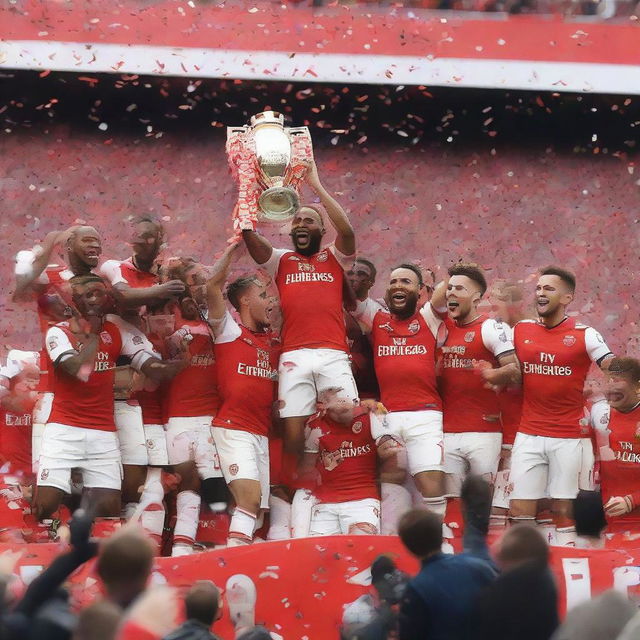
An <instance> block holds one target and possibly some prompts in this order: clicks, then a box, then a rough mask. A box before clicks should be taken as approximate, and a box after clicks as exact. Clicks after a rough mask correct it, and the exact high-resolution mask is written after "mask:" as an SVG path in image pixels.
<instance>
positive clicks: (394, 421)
mask: <svg viewBox="0 0 640 640" xmlns="http://www.w3.org/2000/svg"><path fill="white" fill-rule="evenodd" d="M372 435H373V437H374V438H375V439H376V442H379V441H380V439H381V438H383V437H385V436H391V437H392V438H394V439H395V440H397V441H398V442H401V443H403V444H404V446H405V447H406V449H407V468H408V469H409V473H410V474H411V475H412V476H415V475H416V474H417V473H422V472H423V471H444V436H443V433H442V412H441V411H434V410H432V409H429V410H425V411H393V412H391V413H388V414H387V415H386V416H384V419H383V420H382V421H381V425H380V428H379V429H378V428H376V429H374V431H372Z"/></svg>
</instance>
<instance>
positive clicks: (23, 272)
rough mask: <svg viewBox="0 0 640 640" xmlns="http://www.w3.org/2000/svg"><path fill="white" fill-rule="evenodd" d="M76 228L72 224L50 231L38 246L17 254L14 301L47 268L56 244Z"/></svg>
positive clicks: (66, 237) (63, 241)
mask: <svg viewBox="0 0 640 640" xmlns="http://www.w3.org/2000/svg"><path fill="white" fill-rule="evenodd" d="M77 228H78V227H77V226H74V227H70V228H69V229H67V230H66V231H51V232H50V233H48V234H47V235H46V237H45V239H44V242H43V243H42V245H41V246H40V247H36V248H35V249H33V250H32V251H25V252H20V254H18V260H17V263H16V269H15V275H16V289H15V291H14V293H13V300H14V301H20V300H22V299H24V297H25V296H26V295H27V293H28V292H29V291H30V289H32V287H33V285H34V284H35V283H36V280H38V278H39V277H40V276H41V275H42V272H43V271H44V270H45V269H46V268H47V265H49V264H50V263H51V254H52V253H53V250H54V249H55V248H56V247H57V246H59V245H62V244H64V243H65V242H66V241H67V240H68V239H69V238H70V237H71V235H72V234H73V232H74V231H75V230H76V229H77Z"/></svg>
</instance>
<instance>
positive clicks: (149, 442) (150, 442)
mask: <svg viewBox="0 0 640 640" xmlns="http://www.w3.org/2000/svg"><path fill="white" fill-rule="evenodd" d="M155 446H156V445H155V443H154V442H153V440H152V439H151V438H148V439H147V449H155Z"/></svg>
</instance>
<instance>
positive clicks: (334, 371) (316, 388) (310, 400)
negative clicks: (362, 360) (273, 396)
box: [278, 349, 358, 418]
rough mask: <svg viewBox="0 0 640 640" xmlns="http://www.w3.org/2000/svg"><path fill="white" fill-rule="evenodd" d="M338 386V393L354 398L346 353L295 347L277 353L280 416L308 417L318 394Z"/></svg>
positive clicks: (312, 411)
mask: <svg viewBox="0 0 640 640" xmlns="http://www.w3.org/2000/svg"><path fill="white" fill-rule="evenodd" d="M327 389H339V395H341V396H343V397H346V398H349V400H353V401H354V403H355V402H356V401H357V399H358V390H357V389H356V383H355V381H354V379H353V372H352V371H351V362H350V360H349V356H348V354H347V353H345V352H344V351H338V350H337V349H296V350H295V351H287V352H286V353H283V354H282V355H281V356H280V366H279V368H278V399H279V403H280V417H281V418H290V417H293V416H310V415H312V414H314V413H315V412H316V401H317V398H318V394H319V393H321V392H322V391H326V390H327Z"/></svg>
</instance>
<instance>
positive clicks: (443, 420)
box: [0, 165, 640, 555]
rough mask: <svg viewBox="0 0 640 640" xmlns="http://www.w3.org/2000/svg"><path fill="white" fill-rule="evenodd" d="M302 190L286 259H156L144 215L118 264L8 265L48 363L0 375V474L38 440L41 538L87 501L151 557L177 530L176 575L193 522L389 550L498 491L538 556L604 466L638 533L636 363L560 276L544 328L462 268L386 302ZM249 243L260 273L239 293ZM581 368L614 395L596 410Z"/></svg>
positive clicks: (80, 234) (72, 240)
mask: <svg viewBox="0 0 640 640" xmlns="http://www.w3.org/2000/svg"><path fill="white" fill-rule="evenodd" d="M307 185H308V187H310V188H311V190H312V191H313V192H314V193H315V196H316V200H318V201H319V203H320V206H318V205H315V204H314V205H303V206H301V207H300V209H299V211H298V212H297V214H296V215H295V217H294V218H293V220H292V222H291V231H290V236H291V239H292V243H293V248H292V249H275V248H273V247H272V246H271V244H270V243H269V242H268V241H267V239H266V238H265V237H264V236H262V235H260V234H259V233H258V232H256V231H255V230H245V231H243V232H242V238H240V237H238V238H236V239H235V240H234V241H233V242H232V243H230V244H229V246H228V248H227V249H226V250H225V251H224V252H223V253H222V255H221V257H220V258H219V259H218V260H217V262H216V263H215V264H214V265H213V266H212V267H205V266H204V265H202V264H199V263H197V262H195V261H194V260H191V259H186V258H165V259H164V260H160V259H159V255H160V252H161V248H162V244H163V239H164V229H163V228H162V226H161V225H160V224H159V223H158V222H157V221H155V220H154V219H152V218H148V217H140V218H136V219H134V220H133V221H132V224H131V232H132V236H131V238H130V245H131V247H132V255H131V256H130V257H129V258H126V259H124V260H122V261H118V260H107V261H106V262H103V263H102V264H101V265H100V264H99V263H100V258H101V252H102V247H101V241H100V235H99V233H98V231H97V230H96V229H94V228H93V227H89V226H77V227H73V228H71V229H69V230H68V231H65V232H61V233H57V232H52V233H50V234H49V235H48V236H47V237H46V239H45V240H44V242H43V243H42V245H41V246H38V247H36V248H35V249H33V250H31V251H24V252H20V253H19V254H18V257H17V263H16V291H15V296H16V298H17V299H21V300H24V299H31V300H32V299H34V298H35V300H36V302H37V308H38V314H39V318H40V325H41V329H42V332H43V340H44V349H43V350H42V352H41V353H40V354H39V358H38V354H37V353H30V352H18V351H12V352H9V354H8V359H7V364H6V366H5V367H4V368H3V369H2V383H3V388H2V394H3V395H2V406H3V411H2V416H3V417H2V424H1V433H0V436H1V440H0V444H1V447H2V449H1V451H2V457H3V459H4V461H5V469H4V470H5V472H10V473H14V472H16V471H17V472H20V471H22V472H25V473H29V472H31V470H32V469H31V467H32V460H31V456H29V455H28V453H27V452H28V451H29V449H30V446H31V439H32V441H33V471H34V472H35V474H36V483H37V487H36V489H35V491H34V494H33V498H32V500H31V511H32V513H33V514H34V515H35V517H36V518H37V519H38V520H40V521H44V522H47V523H48V522H49V520H50V519H51V518H52V517H55V516H56V515H58V514H59V513H60V507H61V505H62V504H63V503H64V502H65V501H67V496H68V495H69V494H72V493H74V492H76V493H77V492H78V491H81V496H82V497H81V500H82V501H83V502H84V504H86V505H89V506H90V507H91V508H92V509H93V510H94V512H95V513H96V515H97V516H100V517H102V518H105V519H109V518H111V519H116V518H120V517H121V516H122V517H123V518H125V519H130V518H136V519H139V520H140V522H141V523H142V525H143V526H144V528H145V529H146V530H147V531H148V532H149V534H150V535H152V536H154V537H156V538H157V539H158V540H160V539H161V538H162V536H163V533H164V534H165V535H166V531H167V524H168V523H170V524H171V527H170V528H171V533H172V547H171V549H172V554H173V555H184V554H187V553H190V552H191V551H192V549H193V546H194V543H195V541H196V539H197V535H198V524H199V521H200V520H201V519H202V515H201V509H203V510H206V511H207V512H208V513H210V514H225V513H226V512H227V511H228V512H229V513H230V520H228V534H227V540H226V542H227V544H229V545H241V544H249V543H251V542H252V541H253V540H254V538H255V536H256V532H258V531H260V535H261V536H263V537H264V536H266V537H267V538H268V539H282V538H287V537H291V536H294V537H298V536H305V535H331V534H357V533H365V534H372V533H380V532H381V533H394V532H395V531H396V525H397V522H398V520H399V518H400V517H401V516H402V514H403V513H404V512H405V511H406V510H407V509H409V508H411V507H412V506H416V505H420V506H422V507H423V508H425V509H428V510H431V511H434V512H436V513H438V514H439V515H440V516H442V517H443V519H444V521H445V522H452V521H453V520H455V515H453V514H455V505H456V499H457V497H458V496H459V492H460V487H461V484H462V480H463V479H464V477H465V475H467V474H469V473H473V474H478V475H482V476H484V477H485V478H486V479H487V480H488V481H489V482H490V483H491V484H492V485H493V486H494V509H493V516H492V522H493V524H494V525H495V526H496V527H503V526H506V524H507V520H509V521H511V522H512V523H513V522H518V521H529V522H535V521H536V518H537V519H538V521H539V522H542V521H544V519H543V518H541V512H542V510H543V509H544V508H546V507H547V506H548V507H549V510H550V513H551V517H552V524H549V523H546V524H545V526H546V528H547V530H548V531H549V536H550V537H551V538H552V539H553V540H554V541H555V542H556V543H557V544H575V540H576V536H575V528H574V526H573V521H572V512H571V506H572V500H573V499H574V498H575V497H576V495H577V493H578V491H579V490H580V489H585V490H593V489H594V462H595V463H596V465H597V466H598V467H599V481H600V484H601V490H602V495H603V500H604V503H605V504H604V509H605V513H606V515H607V518H608V520H609V524H610V526H611V527H618V528H620V527H622V528H623V529H633V527H635V526H637V525H639V524H640V482H639V479H640V473H639V467H638V465H640V450H639V449H640V443H639V442H638V439H637V437H636V430H637V428H638V426H639V424H640V408H639V406H640V402H639V398H638V393H639V391H640V362H638V360H636V359H633V358H630V357H614V354H612V353H611V352H610V350H609V348H608V347H607V345H606V342H605V341H604V339H603V338H602V337H601V335H600V334H599V333H598V332H597V331H596V330H595V329H593V328H591V327H588V326H586V325H583V324H580V323H579V322H578V321H577V320H576V319H575V318H573V317H569V316H568V315H567V308H568V307H569V305H570V304H571V302H572V301H573V298H574V291H575V278H574V276H573V275H572V274H571V273H570V272H569V271H566V270H564V269H561V268H558V267H547V268H544V269H542V270H541V271H540V273H539V277H538V281H537V284H536V288H535V316H536V317H534V318H526V317H524V314H523V309H524V308H525V304H524V302H523V299H522V291H521V289H520V288H519V287H518V286H517V285H512V284H506V283H500V284H497V285H494V287H493V288H492V290H491V292H490V296H489V297H490V298H491V302H492V304H491V305H484V300H485V294H486V293H487V282H486V280H485V276H484V274H483V272H482V270H481V269H480V268H479V267H478V266H476V265H474V264H463V263H458V264H455V265H453V266H451V268H449V269H448V275H447V277H446V278H445V279H444V280H443V281H442V282H440V283H438V284H437V285H436V284H435V278H434V276H433V273H432V272H430V271H427V272H426V273H425V272H423V270H421V269H420V268H419V267H418V266H416V265H415V264H410V263H406V264H400V265H399V266H397V267H395V268H393V269H392V270H391V273H390V274H389V279H388V286H387V289H386V294H385V297H384V301H376V300H374V299H372V298H371V297H369V290H370V289H371V287H372V286H373V284H374V281H375V279H376V269H375V266H374V265H373V264H372V263H371V262H370V261H369V260H367V259H365V258H361V257H356V243H355V234H354V231H353V228H352V226H351V224H350V222H349V220H348V218H347V215H346V214H345V212H344V210H343V209H342V207H341V206H340V205H339V204H338V202H336V200H335V199H334V198H333V197H332V196H331V195H330V194H329V193H328V192H327V191H326V189H325V188H324V187H323V185H322V183H321V181H320V179H319V177H318V174H317V170H316V168H315V165H312V166H311V168H310V171H309V174H308V177H307ZM325 220H328V222H329V223H330V225H331V227H333V229H334V230H335V232H336V239H335V241H334V243H333V244H331V245H328V246H324V247H323V246H322V240H323V236H324V235H325V231H326V225H325ZM242 244H244V245H246V248H247V250H248V253H249V255H250V257H251V258H252V259H253V261H254V262H255V263H256V264H257V267H258V269H257V270H256V272H255V273H254V274H249V275H246V274H245V275H243V276H242V277H240V278H237V279H234V280H232V281H229V280H230V278H229V272H230V269H231V265H232V263H233V262H234V261H235V260H237V257H238V254H241V253H242V248H241V245H242ZM58 249H62V250H63V251H64V253H65V256H66V260H65V262H66V264H62V265H55V264H52V262H53V256H54V253H55V252H56V250H58ZM425 278H426V280H425ZM276 293H277V295H276ZM485 306H486V307H489V308H492V309H493V311H494V313H493V317H489V315H487V314H486V313H483V312H482V309H483V308H485ZM278 311H279V313H278ZM38 362H39V365H38ZM592 364H595V365H596V366H597V367H599V368H600V369H602V370H603V371H604V373H605V392H606V393H605V394H604V395H602V396H598V395H597V394H592V395H591V397H590V399H589V402H588V404H587V402H586V401H585V394H584V389H585V384H586V383H587V378H588V376H589V373H590V369H591V367H592ZM36 365H37V366H39V369H40V376H39V383H38V385H39V386H38V388H37V390H36V391H30V389H32V388H33V387H32V386H30V385H32V383H33V382H34V380H36V379H37V375H34V368H35V367H36ZM30 398H31V399H33V400H35V399H36V398H37V403H36V406H35V408H34V409H33V429H32V430H31V429H30V428H29V427H30V426H31V417H32V416H31V407H30V406H28V400H29V399H30ZM31 431H32V433H31ZM594 453H597V456H596V455H594ZM78 472H80V473H78ZM80 474H81V484H80V481H79V477H80ZM168 485H171V486H170V487H169V486H168ZM79 487H81V488H80V489H79ZM169 488H170V489H171V494H172V495H174V497H175V502H174V504H173V503H172V505H173V506H172V509H171V511H172V512H173V515H172V517H171V518H169V517H168V516H167V513H166V506H167V504H168V502H169V501H168V500H167V493H168V491H169ZM448 507H449V510H448V511H447V508H448ZM266 512H268V513H269V518H268V519H267V524H264V522H265V519H264V514H265V513H266ZM445 514H446V516H445ZM225 517H226V516H221V517H218V519H217V520H216V519H215V517H214V519H213V520H212V522H214V523H217V525H218V526H222V523H223V522H224V518H225ZM113 521H114V520H104V521H103V522H113Z"/></svg>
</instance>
